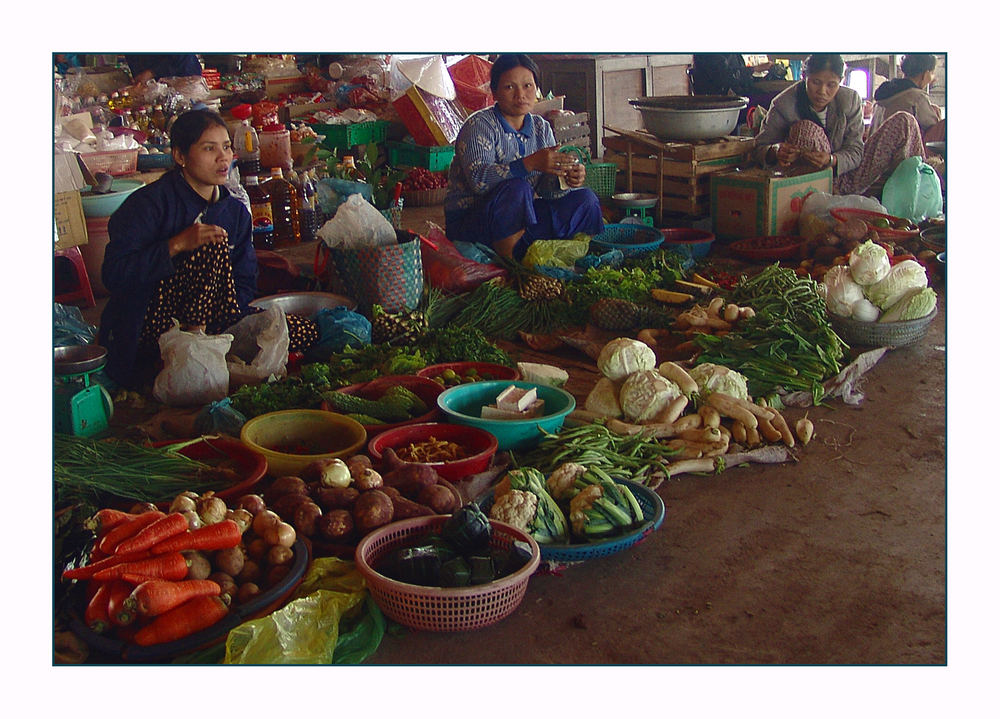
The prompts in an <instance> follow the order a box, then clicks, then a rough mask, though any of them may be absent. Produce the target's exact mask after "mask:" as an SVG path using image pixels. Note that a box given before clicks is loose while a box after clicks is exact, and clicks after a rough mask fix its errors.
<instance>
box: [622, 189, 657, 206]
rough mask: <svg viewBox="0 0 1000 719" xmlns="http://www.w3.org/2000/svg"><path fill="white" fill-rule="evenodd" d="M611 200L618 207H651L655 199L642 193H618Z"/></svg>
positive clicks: (653, 196)
mask: <svg viewBox="0 0 1000 719" xmlns="http://www.w3.org/2000/svg"><path fill="white" fill-rule="evenodd" d="M611 199H612V201H614V203H615V204H617V205H618V206H620V207H653V206H654V205H655V204H656V200H657V197H656V195H649V194H646V193H643V192H619V193H618V194H616V195H612V196H611Z"/></svg>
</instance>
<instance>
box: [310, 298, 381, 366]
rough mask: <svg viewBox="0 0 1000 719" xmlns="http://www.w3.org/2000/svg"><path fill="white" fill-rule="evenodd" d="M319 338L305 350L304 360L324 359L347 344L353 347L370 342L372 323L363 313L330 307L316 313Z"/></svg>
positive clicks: (315, 360) (341, 350)
mask: <svg viewBox="0 0 1000 719" xmlns="http://www.w3.org/2000/svg"><path fill="white" fill-rule="evenodd" d="M315 321H316V325H317V328H318V330H319V339H317V340H316V342H315V343H313V345H312V347H310V348H309V349H308V350H306V353H305V354H306V360H308V361H311V362H319V361H325V360H327V359H329V357H330V355H331V354H334V353H335V352H336V353H340V352H343V351H344V349H345V348H347V346H348V345H350V346H351V347H354V348H358V347H363V346H364V345H367V344H371V341H372V323H371V321H370V320H369V319H368V318H367V317H365V316H364V315H363V314H360V313H358V312H355V311H354V310H349V309H347V308H346V307H343V306H340V307H331V308H327V309H322V310H320V311H319V312H317V313H316V318H315Z"/></svg>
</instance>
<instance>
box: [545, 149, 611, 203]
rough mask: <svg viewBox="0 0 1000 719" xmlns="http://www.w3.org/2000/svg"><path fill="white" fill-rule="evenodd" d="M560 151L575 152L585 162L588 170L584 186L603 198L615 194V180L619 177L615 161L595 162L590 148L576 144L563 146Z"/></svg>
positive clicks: (585, 167)
mask: <svg viewBox="0 0 1000 719" xmlns="http://www.w3.org/2000/svg"><path fill="white" fill-rule="evenodd" d="M559 152H573V153H575V154H576V156H577V157H578V158H579V160H580V162H581V163H583V166H584V169H586V171H587V177H586V179H585V180H584V181H583V184H584V187H589V188H590V189H591V190H593V191H594V193H595V194H596V195H597V196H598V197H600V198H602V199H607V198H609V197H611V196H612V195H613V194H615V181H616V179H617V177H618V165H617V164H615V163H614V162H594V161H593V160H592V159H591V157H590V152H589V151H588V150H584V149H582V148H579V147H576V146H575V145H566V146H564V147H561V148H560V149H559Z"/></svg>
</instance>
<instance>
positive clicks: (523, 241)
mask: <svg viewBox="0 0 1000 719" xmlns="http://www.w3.org/2000/svg"><path fill="white" fill-rule="evenodd" d="M490 90H492V92H493V97H494V98H495V99H496V104H495V105H493V107H488V108H485V109H483V110H479V111H478V112H475V113H473V114H472V115H471V116H470V117H469V118H468V120H466V122H465V124H464V125H463V126H462V129H461V130H460V131H459V133H458V138H457V139H456V141H455V159H454V161H453V162H452V164H451V169H450V171H449V175H448V195H447V197H446V199H445V208H444V209H445V226H446V228H445V229H446V233H447V236H448V239H450V240H452V241H453V242H473V243H475V242H481V243H483V244H487V245H491V246H492V247H493V249H494V250H495V251H496V252H497V254H500V255H503V256H505V257H513V258H515V259H518V260H519V259H521V258H522V257H523V256H524V254H525V252H527V249H528V247H529V246H530V245H531V243H532V242H534V241H535V240H541V239H546V240H549V239H567V238H570V237H572V236H573V235H575V234H577V233H584V234H587V235H595V234H598V233H599V232H601V230H603V229H604V222H603V219H602V216H601V202H600V199H599V198H598V197H597V195H596V194H595V193H594V191H593V190H591V189H589V188H587V187H584V186H583V185H584V181H585V180H586V170H585V168H584V166H583V165H582V164H580V163H578V162H575V157H573V156H570V155H567V154H566V153H562V152H559V151H558V149H557V147H556V140H555V135H554V134H553V132H552V126H551V125H550V124H549V123H548V121H547V120H545V118H543V117H541V116H539V115H532V114H531V110H532V109H533V108H534V106H535V103H536V101H537V98H538V67H537V65H535V63H534V61H533V60H532V59H531V58H530V57H528V56H527V55H501V56H500V57H498V58H497V60H496V62H495V63H494V64H493V67H492V68H491V70H490ZM560 180H561V181H562V183H560Z"/></svg>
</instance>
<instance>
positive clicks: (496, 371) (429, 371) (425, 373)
mask: <svg viewBox="0 0 1000 719" xmlns="http://www.w3.org/2000/svg"><path fill="white" fill-rule="evenodd" d="M447 369H450V370H454V371H455V373H456V374H457V375H459V376H460V377H464V376H465V373H466V372H468V371H469V370H470V369H474V370H475V371H476V374H478V375H479V377H480V378H481V379H484V380H490V379H509V380H519V379H521V373H520V372H518V371H517V370H516V369H514V368H513V367H507V366H506V365H502V364H493V363H492V362H442V363H440V364H432V365H427V366H426V367H424V368H423V369H421V370H417V377H424V378H426V379H429V380H431V381H433V380H434V378H435V377H437V376H438V375H440V374H441V373H442V372H444V371H445V370H447ZM487 375H488V376H487ZM435 384H437V382H435ZM438 386H439V387H440V386H441V385H438ZM445 386H448V385H445Z"/></svg>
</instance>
